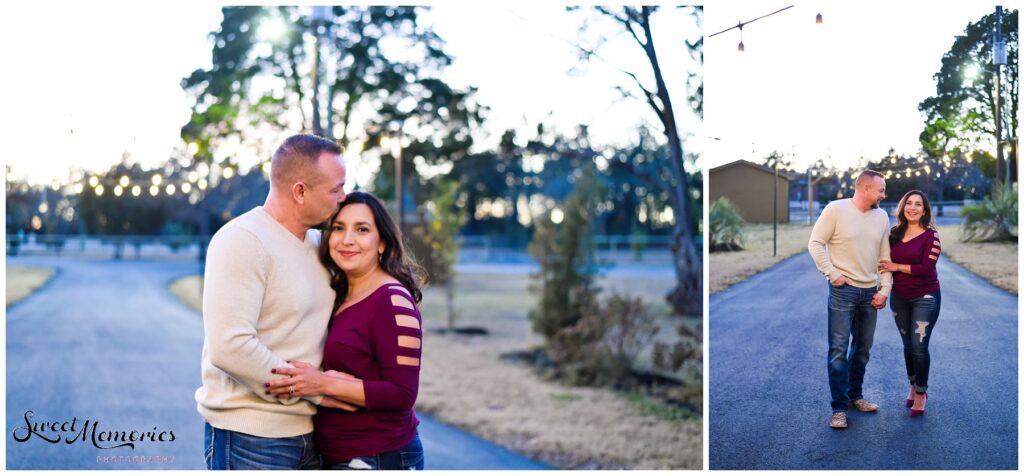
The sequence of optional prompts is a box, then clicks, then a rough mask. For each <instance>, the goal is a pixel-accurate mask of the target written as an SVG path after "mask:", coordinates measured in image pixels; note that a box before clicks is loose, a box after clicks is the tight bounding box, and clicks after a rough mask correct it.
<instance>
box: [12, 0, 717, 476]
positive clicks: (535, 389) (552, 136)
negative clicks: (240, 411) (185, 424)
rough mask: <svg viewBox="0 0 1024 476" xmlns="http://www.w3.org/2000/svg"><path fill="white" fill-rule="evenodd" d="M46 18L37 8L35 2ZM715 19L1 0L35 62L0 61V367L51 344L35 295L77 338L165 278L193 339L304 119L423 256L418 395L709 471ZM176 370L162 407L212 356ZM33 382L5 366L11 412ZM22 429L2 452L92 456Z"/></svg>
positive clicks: (114, 339) (493, 427) (542, 431)
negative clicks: (707, 310) (41, 442)
mask: <svg viewBox="0 0 1024 476" xmlns="http://www.w3.org/2000/svg"><path fill="white" fill-rule="evenodd" d="M40 15H43V17H44V18H45V32H41V31H40V30H39V25H38V24H35V23H32V22H25V21H23V19H24V18H28V17H32V18H39V16H40ZM702 15H703V9H702V8H701V7H686V6H678V7H677V6H666V7H643V8H595V7H586V8H569V9H566V8H564V7H542V6H530V7H522V8H510V7H485V6H460V7H455V6H437V7H432V8H427V7H373V6H370V7H361V6H360V7H349V6H331V7H314V6H298V7H276V6H261V7H225V8H218V7H215V6H198V5H184V6H169V5H158V6H145V7H143V6H134V5H129V4H125V5H118V6H116V7H115V6H110V5H77V4H75V5H61V6H60V8H57V9H55V10H54V11H51V12H45V13H43V12H40V11H38V10H37V9H33V8H29V7H28V6H17V7H14V12H13V13H12V14H11V15H5V18H4V19H3V20H0V22H2V27H3V28H2V30H3V33H2V35H3V37H4V39H5V40H7V41H8V42H14V41H19V39H23V38H31V39H32V40H31V43H30V44H31V47H24V48H12V49H9V50H8V51H5V52H4V57H5V59H7V60H8V62H9V63H10V64H17V65H19V68H20V69H21V70H23V71H26V72H31V74H24V75H8V77H5V78H3V79H2V80H0V81H2V82H3V83H4V84H5V85H6V86H7V88H8V90H10V91H14V92H16V93H15V94H12V95H11V101H12V103H13V104H12V105H11V106H9V107H10V108H11V109H10V110H11V111H16V112H17V114H9V115H6V116H5V117H4V118H2V119H0V121H3V128H4V130H7V131H10V133H11V136H10V138H11V139H10V140H9V141H7V146H8V150H7V156H8V159H7V160H5V169H6V181H5V184H6V194H7V199H6V202H5V206H6V213H5V217H6V221H5V226H6V238H7V239H6V250H7V260H6V264H7V278H8V292H7V295H8V298H7V299H8V315H9V316H12V319H11V321H9V325H8V334H7V336H8V340H7V342H8V356H9V357H8V368H9V369H10V368H12V364H14V363H15V362H19V360H18V359H21V358H24V359H28V360H27V361H26V362H22V363H26V365H27V362H38V361H37V360H35V359H36V358H37V357H35V356H36V355H37V354H39V351H38V350H33V348H32V347H21V346H17V345H16V344H14V342H15V341H23V340H24V341H34V342H36V343H37V344H38V342H39V340H40V339H42V340H43V341H45V340H46V338H45V337H43V334H44V331H43V330H42V328H41V326H39V325H32V324H29V323H28V321H34V322H36V323H38V322H48V321H43V320H41V319H43V318H41V317H39V314H41V313H43V312H44V311H43V309H44V306H43V304H42V303H43V302H44V301H45V302H49V301H50V300H53V299H57V296H67V295H69V293H70V294H72V295H76V296H81V297H82V299H83V301H82V302H80V303H77V304H73V306H75V307H76V309H77V311H76V312H83V313H86V314H87V316H86V318H85V320H84V321H78V320H76V321H75V323H76V324H75V325H84V326H86V328H85V330H82V334H81V335H82V336H90V335H92V334H90V332H89V331H88V329H89V328H90V327H89V326H94V325H97V324H95V321H99V320H101V319H100V317H99V316H101V315H104V313H106V312H109V311H110V310H111V309H112V308H115V307H116V308H120V310H121V311H123V312H125V313H126V315H125V317H124V318H125V319H137V317H129V316H128V314H132V311H130V309H134V308H133V307H132V306H135V305H136V304H133V301H132V299H134V296H133V295H135V294H142V293H141V291H140V290H142V289H143V288H144V287H145V286H148V285H150V284H153V285H154V286H157V287H159V288H161V289H163V290H164V291H163V294H166V295H167V296H172V297H170V299H175V300H176V302H177V301H180V302H181V303H185V305H187V306H190V307H191V309H192V310H191V311H189V312H190V313H191V314H192V315H195V319H194V321H192V322H191V323H190V324H188V325H185V326H183V327H180V326H179V331H180V332H183V333H184V336H185V337H183V338H185V339H186V340H187V341H188V343H186V344H182V345H181V346H179V347H178V348H166V347H167V346H168V345H169V341H168V342H167V343H166V344H165V345H161V344H159V339H157V340H156V343H155V346H150V349H159V351H160V352H166V355H167V358H169V359H172V360H174V361H176V362H178V363H184V364H187V365H191V364H192V363H196V362H198V359H199V348H198V347H196V346H197V345H199V343H201V333H202V322H201V319H200V318H199V316H198V312H199V308H200V307H201V305H200V303H201V294H200V293H201V290H202V270H203V261H204V259H205V249H206V245H207V243H208V241H209V238H210V236H212V235H213V234H214V233H216V231H217V230H218V229H219V228H220V227H221V226H223V225H224V224H225V223H227V222H228V221H230V220H231V219H232V218H234V217H237V216H239V215H241V214H242V213H245V212H246V211H248V210H250V209H252V208H253V207H255V206H258V205H261V204H262V203H263V200H264V198H265V197H266V194H267V191H268V185H269V183H268V177H269V167H270V156H271V154H272V153H273V150H274V149H275V148H276V147H277V145H278V144H280V143H281V142H282V141H283V140H284V139H285V138H286V137H288V136H290V135H292V134H294V133H298V132H307V133H314V134H318V135H322V136H325V137H329V138H331V139H332V140H334V141H336V142H338V143H339V144H341V145H342V146H343V148H344V151H345V152H344V159H345V162H346V166H347V169H348V177H349V184H348V186H347V191H352V190H363V191H369V192H372V193H374V194H375V195H377V196H378V197H380V198H382V199H384V200H385V201H386V202H387V204H388V206H389V207H390V210H391V211H392V213H394V214H395V216H396V218H397V219H398V220H399V221H400V224H401V227H402V229H403V231H404V232H405V235H406V239H407V241H408V244H409V246H410V247H411V249H412V250H413V254H414V255H415V256H416V258H417V259H418V260H419V261H420V262H421V263H422V264H423V265H425V266H426V267H427V269H428V271H429V273H430V275H431V281H432V287H431V288H430V289H429V290H428V292H427V295H426V297H425V300H424V303H423V309H424V316H426V320H427V334H428V337H427V339H426V344H425V350H424V353H425V354H424V355H425V357H424V361H425V362H429V363H427V364H425V365H424V367H423V372H424V380H423V384H422V388H421V393H420V398H419V401H418V407H417V408H418V409H419V410H420V411H421V412H422V413H424V414H425V415H430V416H432V417H435V418H436V419H437V420H439V421H440V422H442V423H443V424H449V425H452V426H454V427H457V428H460V429H463V430H466V431H468V432H470V433H472V434H474V435H477V436H480V437H483V438H485V439H487V440H489V441H491V442H494V443H497V444H498V445H500V446H503V447H505V448H507V449H511V450H513V451H515V452H517V453H519V454H522V455H524V456H526V457H528V458H530V459H532V460H535V461H537V462H539V463H540V464H544V465H548V466H553V467H561V468H658V469H682V468H690V469H694V468H699V467H700V465H701V456H700V454H701V453H700V449H701V413H702V398H701V395H702V384H701V382H702V375H701V361H702V346H701V342H702V336H701V319H700V316H701V314H702V311H703V300H702V293H703V283H702V269H703V260H702V259H701V249H702V246H703V240H702V239H701V235H702V230H703V225H702V221H701V216H702V201H703V196H702V192H701V191H702V188H703V174H702V173H701V167H702V166H703V162H702V160H701V158H700V152H701V151H700V148H699V147H698V145H697V144H698V143H699V141H697V140H695V138H696V137H700V135H701V134H702V133H701V130H700V127H701V118H702V114H703V106H702V105H703V79H702V65H703V37H702V24H703V20H702ZM83 18H89V19H90V20H89V21H82V19H83ZM101 263H106V264H101ZM110 263H113V264H110ZM86 269H88V272H89V273H99V272H101V271H102V270H108V269H109V272H110V273H115V274H116V276H120V277H124V276H129V275H131V276H135V275H134V274H132V273H140V274H138V278H133V279H134V280H133V281H132V282H131V284H130V288H129V289H125V290H123V291H124V293H122V294H116V295H108V294H109V292H108V291H109V290H110V289H109V288H110V287H112V286H113V284H111V283H112V282H114V281H110V280H107V278H104V277H103V275H90V276H92V277H91V278H90V279H77V280H74V279H73V278H75V277H76V276H79V277H81V276H84V275H80V274H76V273H84V272H85V270H86ZM146 273H150V274H146ZM110 279H113V278H110ZM132 289H135V290H137V291H139V292H132ZM33 293H34V294H33ZM154 293H156V294H154V296H155V295H158V294H159V295H160V296H161V297H160V299H163V297H162V296H163V294H160V293H158V292H156V291H154ZM26 296H28V297H26ZM22 299H24V301H21V302H20V304H16V303H18V302H19V301H20V300H22ZM33 299H34V300H35V301H33ZM34 303H35V304H34ZM69 305H72V304H69ZM138 305H139V306H140V310H139V311H138V312H137V313H136V315H140V314H146V315H148V313H149V312H151V310H152V309H153V308H154V307H160V306H153V303H152V302H149V303H138ZM167 306H171V305H170V304H168V305H167ZM171 307H173V306H171ZM141 309H146V310H145V311H143V310H141ZM18 316H24V317H18ZM89 316H95V319H94V318H93V317H89ZM147 319H159V316H150V317H147ZM22 320H24V321H26V322H25V324H24V326H23V327H22V326H21V325H19V324H18V323H19V322H22ZM11 322H13V323H11ZM83 322H84V323H83ZM115 327H116V326H115ZM182 329H184V330H182ZM179 331H176V332H179ZM140 332H144V331H140ZM125 338H127V337H126V336H117V334H108V333H100V334H96V335H94V336H92V337H88V338H86V337H82V338H81V339H79V340H78V341H77V342H76V343H75V344H74V345H72V346H70V347H67V346H65V347H62V351H61V352H60V354H61V355H66V358H74V357H75V356H76V355H78V354H77V353H78V352H87V351H88V350H89V349H95V348H105V349H112V350H114V349H123V348H125V346H124V345H122V344H124V343H125V342H124V341H123V340H122V339H125ZM146 338H147V339H148V337H146ZM12 346H16V347H12ZM36 349H38V347H36ZM125 352H126V353H124V354H121V357H122V358H123V359H125V360H126V361H129V362H132V361H136V360H138V359H137V358H136V357H137V356H136V355H135V354H133V353H131V352H129V351H127V350H125ZM12 356H13V357H12ZM40 365H44V364H40ZM45 365H47V366H52V365H54V364H53V363H49V364H45ZM99 365H103V364H99ZM137 365H138V366H137V368H135V371H137V372H146V371H147V370H146V369H147V367H146V365H145V364H143V363H141V362H140V363H139V364H137ZM194 370H196V371H198V366H196V368H195V369H194ZM510 376H515V383H513V384H510V383H509V381H508V379H509V378H510ZM9 377H10V374H9ZM110 377H111V378H115V376H114V375H111V376H110ZM180 378H181V381H179V382H174V381H162V382H160V383H159V385H160V386H162V387H166V388H167V390H168V392H170V395H173V396H172V397H167V398H169V399H171V400H174V401H175V403H174V404H175V406H176V408H179V410H175V411H180V413H173V412H172V413H171V415H176V416H174V417H168V418H169V419H170V421H175V420H177V421H191V420H195V419H197V418H198V415H195V414H194V413H195V412H194V409H193V408H192V407H194V402H192V400H191V398H192V397H191V392H192V391H194V389H195V388H196V387H197V386H198V381H197V380H198V373H197V372H196V373H195V375H192V374H191V373H184V374H181V376H180ZM37 380H38V379H35V381H37ZM37 383H38V385H43V388H49V386H50V385H55V384H56V382H55V381H43V382H37ZM38 385H37V386H36V387H34V388H28V387H24V386H19V385H11V386H9V387H8V408H9V413H8V421H9V422H12V421H16V422H20V421H21V420H22V418H21V413H22V412H23V411H24V409H23V408H21V404H20V403H19V402H31V401H32V399H33V397H34V396H35V395H38V393H39V392H40V389H39V387H38ZM83 385H85V386H86V387H87V388H97V387H99V386H101V385H102V382H99V381H89V382H85V383H83ZM129 400H130V399H129ZM26 404H27V403H26ZM54 405H56V406H55V408H62V409H67V410H68V411H74V409H75V408H77V407H76V404H75V403H74V401H71V402H66V403H63V404H57V403H54ZM111 411H112V410H111ZM68 418H70V416H68ZM200 424H201V422H198V423H196V425H197V427H198V425H200ZM595 427H596V428H601V431H597V432H595V431H593V428H595ZM194 437H195V435H193V436H191V437H189V438H194ZM182 440H186V441H187V440H188V438H184V437H183V438H182ZM182 444H184V443H182ZM196 444H197V445H198V444H200V443H196ZM8 448H9V449H10V450H11V451H9V452H8V461H9V467H12V466H11V461H15V462H16V463H15V465H14V466H13V467H16V468H29V467H35V468H39V467H54V466H50V465H52V464H57V465H58V466H56V467H78V468H82V467H85V468H88V467H93V466H92V465H85V464H84V463H81V462H79V461H78V460H74V459H70V460H69V459H67V458H63V457H62V456H60V453H40V452H33V451H25V448H27V447H26V446H25V445H22V444H20V443H13V442H11V441H9V442H8ZM428 449H429V448H428ZM196 451H198V450H196ZM183 454H189V451H185V452H184V453H183ZM196 455H198V453H196ZM44 456H45V457H44ZM62 458H63V459H62ZM428 458H429V454H428ZM435 461H436V460H435ZM55 462H59V463H55ZM429 464H430V463H429V462H428V465H429ZM450 466H451V467H459V465H458V464H457V463H452V464H451V465H450ZM182 467H190V466H189V465H188V464H184V466H182ZM428 467H429V466H428ZM437 467H445V466H437ZM437 467H435V468H437Z"/></svg>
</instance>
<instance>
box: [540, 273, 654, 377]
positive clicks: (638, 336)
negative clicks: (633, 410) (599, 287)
mask: <svg viewBox="0 0 1024 476" xmlns="http://www.w3.org/2000/svg"><path fill="white" fill-rule="evenodd" d="M657 332H658V326H657V325H656V324H655V320H654V316H653V315H652V314H651V313H650V312H649V311H648V310H647V309H646V307H645V306H644V304H643V302H642V301H641V300H640V298H634V297H631V296H629V295H628V294H619V293H614V294H612V295H611V296H610V297H609V298H608V300H607V301H606V302H605V303H604V305H601V306H594V307H588V308H586V309H584V310H583V316H582V317H581V318H580V320H579V321H577V322H576V323H575V324H574V325H572V326H569V327H566V328H564V329H562V330H560V331H559V332H558V333H557V334H556V335H555V336H554V339H553V340H552V342H551V354H552V357H554V358H555V360H556V361H557V362H558V374H559V376H560V377H562V378H563V379H564V380H567V381H568V382H569V383H571V384H574V385H615V384H619V383H622V382H623V381H625V380H627V378H628V377H629V376H630V375H631V373H632V372H633V371H634V369H635V368H636V366H637V357H638V356H639V355H640V353H641V352H642V351H643V350H644V349H645V348H646V347H647V345H648V344H650V342H651V340H652V339H653V338H654V336H655V334H657Z"/></svg>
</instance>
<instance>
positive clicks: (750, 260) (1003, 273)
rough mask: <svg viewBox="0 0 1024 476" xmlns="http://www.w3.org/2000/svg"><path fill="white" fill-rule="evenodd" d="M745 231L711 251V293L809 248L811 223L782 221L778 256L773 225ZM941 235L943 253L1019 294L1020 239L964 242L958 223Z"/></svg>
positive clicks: (992, 281)
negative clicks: (731, 246)
mask: <svg viewBox="0 0 1024 476" xmlns="http://www.w3.org/2000/svg"><path fill="white" fill-rule="evenodd" d="M744 232H745V233H744V241H743V243H744V248H745V249H743V250H741V251H729V252H721V253H711V256H710V258H709V267H710V269H709V273H710V281H711V282H710V283H709V286H710V288H709V290H710V293H711V294H714V293H717V292H719V291H723V290H725V289H727V288H728V287H729V286H732V285H733V284H736V283H738V282H740V281H743V280H744V279H747V278H748V277H750V276H753V275H754V274H757V273H759V272H761V271H764V270H766V269H768V268H769V267H771V266H772V265H774V264H775V263H778V262H779V261H782V260H783V259H785V258H788V257H790V256H793V255H794V254H797V253H805V252H807V240H809V239H810V236H811V227H810V226H809V225H806V224H799V225H797V224H787V225H779V243H778V256H775V257H772V226H771V225H762V224H758V225H747V227H746V228H744ZM939 237H940V238H941V240H942V254H943V256H945V257H946V258H948V259H949V260H951V261H953V262H955V263H957V264H959V265H960V266H963V267H964V268H967V269H968V270H970V271H971V272H972V273H974V274H977V275H978V276H981V277H982V278H985V279H986V280H988V281H989V282H991V283H992V284H995V285H996V286H999V287H1000V288H1003V289H1005V290H1007V291H1009V292H1011V293H1013V294H1017V243H962V242H960V227H959V225H943V226H940V227H939ZM939 280H940V281H941V280H942V276H939Z"/></svg>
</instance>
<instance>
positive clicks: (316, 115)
mask: <svg viewBox="0 0 1024 476" xmlns="http://www.w3.org/2000/svg"><path fill="white" fill-rule="evenodd" d="M327 8H328V7H313V38H314V39H313V134H315V135H318V136H320V137H324V126H323V121H322V120H321V119H320V43H322V42H323V41H322V40H321V36H322V32H321V30H324V29H326V24H327V13H328V10H327ZM328 114H330V113H329V112H328Z"/></svg>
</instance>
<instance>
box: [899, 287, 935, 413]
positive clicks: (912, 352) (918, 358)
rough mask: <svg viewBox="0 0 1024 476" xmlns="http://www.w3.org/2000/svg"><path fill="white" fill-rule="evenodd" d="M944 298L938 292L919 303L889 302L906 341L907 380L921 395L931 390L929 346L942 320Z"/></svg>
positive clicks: (922, 298) (904, 358)
mask: <svg viewBox="0 0 1024 476" xmlns="http://www.w3.org/2000/svg"><path fill="white" fill-rule="evenodd" d="M940 304H942V295H941V294H939V292H938V291H935V292H934V293H929V294H925V295H924V296H921V297H919V298H917V299H901V298H899V297H896V296H893V297H892V298H891V300H890V301H889V306H890V307H891V308H892V317H893V318H894V319H895V320H896V328H898V329H899V330H900V337H902V338H903V360H904V361H906V363H907V377H908V378H909V379H910V383H911V384H913V385H914V390H915V391H917V393H924V392H925V391H926V390H928V368H929V366H931V356H930V355H929V353H928V342H929V341H931V340H932V333H933V332H935V322H936V321H938V320H939V306H940Z"/></svg>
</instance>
